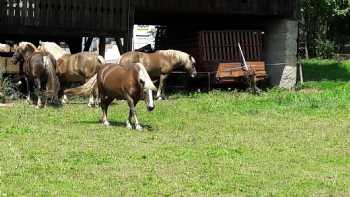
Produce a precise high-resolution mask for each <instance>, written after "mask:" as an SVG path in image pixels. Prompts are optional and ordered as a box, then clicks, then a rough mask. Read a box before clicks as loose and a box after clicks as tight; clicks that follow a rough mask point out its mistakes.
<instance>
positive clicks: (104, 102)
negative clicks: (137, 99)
mask: <svg viewBox="0 0 350 197" xmlns="http://www.w3.org/2000/svg"><path fill="white" fill-rule="evenodd" d="M112 101H113V99H110V98H108V99H103V100H102V101H101V109H102V117H101V120H102V124H103V125H105V126H109V125H110V123H109V122H108V119H107V111H108V106H109V104H111V102H112Z"/></svg>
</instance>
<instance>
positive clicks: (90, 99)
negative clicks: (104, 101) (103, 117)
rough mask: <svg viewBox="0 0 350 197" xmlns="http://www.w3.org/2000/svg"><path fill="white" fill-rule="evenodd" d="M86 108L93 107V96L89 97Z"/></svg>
mask: <svg viewBox="0 0 350 197" xmlns="http://www.w3.org/2000/svg"><path fill="white" fill-rule="evenodd" d="M88 106H89V107H95V98H94V95H93V94H91V95H90V98H89V103H88Z"/></svg>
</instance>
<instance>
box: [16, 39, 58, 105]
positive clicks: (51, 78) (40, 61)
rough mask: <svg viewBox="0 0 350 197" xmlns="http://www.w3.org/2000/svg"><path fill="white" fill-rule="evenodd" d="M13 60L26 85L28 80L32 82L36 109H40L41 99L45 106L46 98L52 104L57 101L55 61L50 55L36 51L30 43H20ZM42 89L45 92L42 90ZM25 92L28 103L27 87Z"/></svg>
mask: <svg viewBox="0 0 350 197" xmlns="http://www.w3.org/2000/svg"><path fill="white" fill-rule="evenodd" d="M13 60H14V63H16V64H17V63H20V64H21V65H22V67H23V68H22V69H23V73H24V75H25V77H26V81H27V84H28V79H29V80H34V84H35V88H36V89H35V92H36V94H37V96H38V100H37V107H38V108H40V107H42V99H43V100H44V103H45V104H46V99H47V97H50V98H51V101H53V102H57V101H58V91H59V89H60V84H59V80H58V78H57V76H56V71H55V70H56V61H55V59H54V58H53V57H52V56H51V55H50V54H48V53H45V52H40V51H37V49H36V47H35V46H34V45H33V44H31V43H28V42H21V43H19V45H18V46H15V53H14V55H13ZM44 87H45V89H46V90H43V88H44ZM27 91H28V95H29V96H28V97H27V100H29V101H30V90H29V87H28V85H27ZM55 104H57V103H55Z"/></svg>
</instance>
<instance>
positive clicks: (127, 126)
mask: <svg viewBox="0 0 350 197" xmlns="http://www.w3.org/2000/svg"><path fill="white" fill-rule="evenodd" d="M126 128H128V129H132V126H131V124H130V123H129V122H128V121H127V122H126Z"/></svg>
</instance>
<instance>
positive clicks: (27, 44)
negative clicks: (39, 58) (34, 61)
mask: <svg viewBox="0 0 350 197" xmlns="http://www.w3.org/2000/svg"><path fill="white" fill-rule="evenodd" d="M18 46H20V47H25V46H30V47H32V48H33V50H34V51H38V48H36V46H35V45H34V44H32V43H30V42H20V43H19V44H18Z"/></svg>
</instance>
